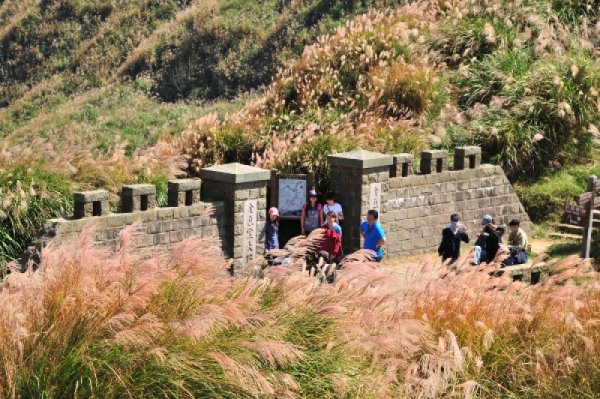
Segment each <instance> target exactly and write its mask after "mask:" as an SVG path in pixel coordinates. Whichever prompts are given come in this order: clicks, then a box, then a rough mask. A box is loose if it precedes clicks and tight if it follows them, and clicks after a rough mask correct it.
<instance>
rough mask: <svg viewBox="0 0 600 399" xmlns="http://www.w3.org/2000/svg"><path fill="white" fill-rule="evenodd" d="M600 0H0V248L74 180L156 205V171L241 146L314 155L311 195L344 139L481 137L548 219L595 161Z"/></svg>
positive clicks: (279, 160) (195, 164)
mask: <svg viewBox="0 0 600 399" xmlns="http://www.w3.org/2000/svg"><path fill="white" fill-rule="evenodd" d="M598 10H600V7H599V3H598V1H593V0H588V1H582V2H571V1H559V0H524V1H519V2H511V1H501V2H490V1H483V0H479V1H446V2H427V1H417V2H413V3H410V4H406V3H401V2H398V1H393V0H389V1H375V0H372V1H352V0H337V1H336V0H331V1H317V0H304V1H299V0H298V1H281V0H277V1H274V0H273V1H254V0H250V1H237V0H228V1H225V0H215V1H212V2H206V1H196V2H195V1H140V2H128V1H121V2H119V1H95V2H77V1H21V2H17V1H9V0H5V1H4V2H2V4H1V5H0V107H1V108H0V144H1V147H2V148H3V149H2V152H1V153H0V173H1V174H2V179H1V180H0V186H1V187H2V190H3V191H2V193H1V194H0V197H1V198H2V201H0V212H1V213H0V217H1V221H0V234H1V235H2V236H3V237H4V238H5V239H4V240H3V242H2V249H1V251H0V252H1V254H0V258H2V259H3V260H6V259H10V258H12V257H15V256H19V255H20V253H21V251H22V250H23V248H24V246H25V245H26V244H27V242H28V240H30V239H31V235H32V234H34V233H35V231H36V229H37V227H38V226H39V225H40V222H41V221H42V220H43V219H44V218H47V217H50V216H57V215H59V214H60V212H61V207H62V209H63V210H64V211H66V212H69V208H70V206H71V198H70V195H71V193H72V192H73V191H74V190H78V189H88V188H92V187H103V188H108V189H109V190H110V191H111V193H113V197H112V206H113V208H114V209H116V208H118V207H119V204H118V196H117V194H118V192H119V190H120V186H121V185H122V184H124V183H131V182H142V181H144V182H152V183H154V184H156V185H157V188H158V193H159V200H160V199H162V201H164V199H165V198H166V197H165V191H166V181H167V179H169V178H172V177H173V176H176V175H182V174H194V173H197V172H198V170H199V169H200V168H202V167H204V166H206V165H211V164H214V163H224V162H232V161H239V162H243V163H250V164H254V165H257V166H261V167H266V168H269V167H277V168H279V169H280V170H284V171H288V172H306V171H308V170H312V171H314V172H315V174H316V177H317V185H318V188H319V189H320V190H321V191H323V190H325V189H326V188H327V186H328V179H329V174H328V169H327V165H326V163H325V159H326V155H327V154H329V153H333V152H338V151H344V150H349V149H353V148H358V147H361V148H366V149H371V150H376V151H385V152H388V153H392V152H412V153H415V154H416V155H418V154H419V151H420V150H422V149H426V148H439V149H448V150H450V151H452V150H453V148H454V147H455V146H457V145H470V144H475V145H481V146H482V148H483V152H484V154H483V155H484V162H491V163H496V164H500V165H502V166H503V168H504V170H505V171H506V173H507V174H508V176H509V177H510V179H511V181H512V182H513V183H516V186H517V190H519V194H520V195H521V197H522V198H523V203H524V205H525V206H526V208H527V209H528V210H530V211H531V212H532V217H533V219H534V221H536V222H540V221H543V220H546V219H547V218H552V217H556V215H557V212H559V209H560V207H561V205H562V202H563V201H564V200H568V199H570V198H571V197H572V196H573V195H574V194H576V192H577V191H580V190H582V189H583V187H584V185H585V178H586V176H585V175H586V173H588V171H590V170H591V169H592V168H593V167H594V159H595V158H594V154H595V144H596V142H598V135H599V134H600V132H599V130H598V126H600V97H599V94H598V90H599V89H598V87H599V86H600V65H599V62H598V49H599V48H600V39H598V38H599V37H600V34H599V32H600V23H599V22H598V17H599V13H600V11H598ZM573 168H575V169H573ZM557 176H562V177H560V178H557ZM540 179H543V180H540ZM547 179H550V181H548V180H547ZM557 179H558V180H557ZM540 181H541V182H542V183H543V184H544V186H543V187H544V188H543V189H538V188H537V187H541V186H540V184H539V183H538V182H540ZM567 181H569V182H570V183H569V184H566V185H565V184H564V182H567ZM571 182H572V183H571ZM519 184H523V185H522V186H521V188H520V187H519ZM159 203H160V201H159ZM547 204H551V206H550V208H548V207H547Z"/></svg>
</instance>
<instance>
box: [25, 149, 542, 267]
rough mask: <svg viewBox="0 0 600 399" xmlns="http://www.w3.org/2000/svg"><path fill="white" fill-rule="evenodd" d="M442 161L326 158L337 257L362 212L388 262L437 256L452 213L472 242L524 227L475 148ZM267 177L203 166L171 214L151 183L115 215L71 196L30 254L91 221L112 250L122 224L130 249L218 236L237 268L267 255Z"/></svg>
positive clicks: (180, 187)
mask: <svg viewBox="0 0 600 399" xmlns="http://www.w3.org/2000/svg"><path fill="white" fill-rule="evenodd" d="M447 158H448V153H447V151H424V152H423V153H422V154H421V160H420V169H421V172H420V173H415V171H414V163H415V160H414V156H413V155H412V154H395V155H385V154H379V153H375V152H371V151H364V150H358V151H351V152H347V153H343V154H335V155H330V156H329V157H328V163H329V165H330V166H331V176H330V181H331V183H330V188H331V189H332V190H334V191H335V192H336V193H337V201H338V202H339V203H340V204H341V205H342V207H343V210H344V215H345V220H344V221H343V222H342V223H341V225H342V228H343V231H344V234H343V247H344V252H345V253H346V254H349V253H351V252H353V251H355V250H357V249H360V248H361V247H362V238H361V235H360V230H359V226H360V223H361V222H362V221H363V220H365V219H366V214H367V211H368V210H369V209H377V210H378V211H379V221H380V222H381V224H382V226H383V229H384V230H385V232H386V234H387V244H386V245H385V246H384V248H383V249H384V256H385V257H392V258H393V257H399V256H406V255H416V254H423V253H427V252H434V251H435V250H436V249H437V247H438V245H439V242H440V239H441V231H442V229H443V228H445V227H447V226H448V225H449V220H450V215H451V214H452V213H454V212H458V213H459V214H460V215H461V217H462V221H463V222H464V223H465V225H466V226H467V228H468V229H469V235H470V237H471V238H472V240H473V241H474V238H475V234H476V233H477V232H479V230H480V228H481V225H480V222H481V219H482V217H483V216H484V215H486V214H490V215H492V216H493V217H494V219H495V221H496V222H497V223H498V224H500V225H506V223H508V221H510V220H511V219H512V218H519V219H521V221H522V224H521V227H522V228H523V229H524V230H525V231H529V230H530V228H531V223H530V221H529V217H528V216H527V214H526V213H525V211H524V209H523V206H522V205H521V203H520V202H519V199H518V198H517V196H516V194H515V193H514V191H513V189H512V187H511V185H510V183H509V181H508V179H507V178H506V176H505V175H504V172H503V171H502V168H500V167H499V166H493V165H481V149H480V148H479V147H459V148H456V150H455V154H454V165H455V169H454V170H448V159H447ZM270 176H271V172H270V171H269V170H264V169H259V168H255V167H251V166H247V165H241V164H238V163H232V164H227V165H216V166H213V167H210V168H205V169H203V170H202V171H201V178H202V179H201V180H200V179H181V180H172V181H170V182H169V185H168V188H169V198H168V199H169V206H168V207H156V199H155V196H156V188H155V187H154V186H153V185H147V184H143V185H129V186H124V187H123V191H122V204H123V212H120V213H111V212H110V209H109V204H108V192H107V191H105V190H96V191H89V192H81V193H76V194H75V196H74V203H75V212H74V216H73V217H71V218H67V219H52V220H48V221H47V222H46V223H45V225H44V227H43V229H42V230H41V231H40V232H39V234H38V236H37V238H36V240H35V242H34V244H33V246H32V247H30V250H29V252H33V253H35V252H36V250H39V248H40V247H42V246H43V245H45V244H46V243H47V242H49V241H53V242H57V243H61V242H64V241H68V240H73V239H75V238H76V237H77V236H78V234H79V233H80V232H81V231H82V230H83V229H84V227H85V226H86V225H87V224H89V223H91V222H93V223H95V224H96V228H97V230H96V236H95V242H96V244H98V245H109V246H111V245H114V244H115V243H116V239H117V237H118V235H119V233H120V232H121V231H122V230H123V229H124V228H125V227H126V226H128V225H131V224H133V223H135V222H139V225H138V233H139V234H138V235H137V237H136V238H135V240H136V242H135V244H136V248H138V249H140V250H152V251H154V250H155V249H159V250H161V249H164V250H169V249H172V248H174V247H175V245H176V244H177V243H178V242H180V241H182V240H184V239H185V238H188V237H191V236H196V237H205V236H209V235H210V236H216V237H219V238H220V239H221V242H222V248H223V252H224V254H225V255H226V256H228V257H230V258H233V260H234V262H233V270H234V271H235V270H238V269H239V268H240V267H242V266H243V265H244V264H245V263H246V262H248V261H250V260H252V259H254V258H256V257H258V256H261V255H262V254H263V252H264V242H265V231H264V227H265V221H266V217H267V207H268V206H274V204H272V205H269V204H268V203H267V186H268V184H269V181H270ZM209 210H212V213H210V212H209ZM281 244H284V243H281ZM469 245H470V244H469Z"/></svg>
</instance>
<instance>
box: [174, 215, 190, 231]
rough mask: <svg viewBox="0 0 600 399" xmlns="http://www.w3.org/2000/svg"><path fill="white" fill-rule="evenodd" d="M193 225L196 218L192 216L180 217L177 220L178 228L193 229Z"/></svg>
mask: <svg viewBox="0 0 600 399" xmlns="http://www.w3.org/2000/svg"><path fill="white" fill-rule="evenodd" d="M192 227H194V220H193V219H191V218H185V219H179V220H178V221H177V229H178V230H185V229H191V228H192Z"/></svg>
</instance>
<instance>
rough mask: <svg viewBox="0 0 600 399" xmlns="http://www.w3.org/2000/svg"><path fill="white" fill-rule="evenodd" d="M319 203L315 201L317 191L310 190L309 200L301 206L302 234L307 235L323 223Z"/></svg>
mask: <svg viewBox="0 0 600 399" xmlns="http://www.w3.org/2000/svg"><path fill="white" fill-rule="evenodd" d="M321 208H322V207H321V204H318V203H317V192H316V191H315V190H310V193H309V200H308V202H305V203H304V206H302V217H301V218H300V228H301V229H302V234H303V235H309V234H310V233H311V232H312V231H313V230H314V229H316V228H318V227H319V226H320V225H322V224H323V212H322V211H321Z"/></svg>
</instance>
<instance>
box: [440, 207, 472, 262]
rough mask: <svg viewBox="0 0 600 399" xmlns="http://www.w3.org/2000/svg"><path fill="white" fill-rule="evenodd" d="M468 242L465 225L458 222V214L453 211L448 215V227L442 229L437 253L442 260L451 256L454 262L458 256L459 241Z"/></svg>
mask: <svg viewBox="0 0 600 399" xmlns="http://www.w3.org/2000/svg"><path fill="white" fill-rule="evenodd" d="M461 241H464V242H465V243H468V242H469V235H468V234H467V227H466V226H465V225H464V224H462V223H460V215H459V214H458V213H453V214H452V215H450V227H446V228H445V229H444V230H442V242H441V243H440V246H439V247H438V254H439V255H441V256H442V261H443V262H444V261H446V259H448V258H451V259H452V262H450V263H454V262H455V261H456V259H458V257H459V256H460V242H461Z"/></svg>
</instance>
